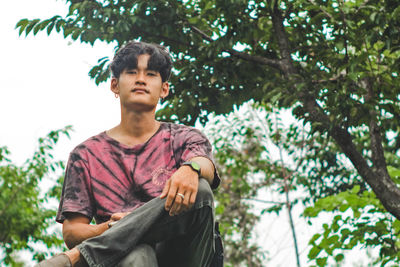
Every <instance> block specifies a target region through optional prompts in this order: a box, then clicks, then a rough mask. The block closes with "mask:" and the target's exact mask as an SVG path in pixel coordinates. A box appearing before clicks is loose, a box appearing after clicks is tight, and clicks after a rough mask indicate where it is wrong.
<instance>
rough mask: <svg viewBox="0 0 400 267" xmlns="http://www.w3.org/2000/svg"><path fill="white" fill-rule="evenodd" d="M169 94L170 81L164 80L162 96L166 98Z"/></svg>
mask: <svg viewBox="0 0 400 267" xmlns="http://www.w3.org/2000/svg"><path fill="white" fill-rule="evenodd" d="M168 94H169V83H168V81H167V82H163V84H162V87H161V94H160V97H161V98H165V97H167V96H168Z"/></svg>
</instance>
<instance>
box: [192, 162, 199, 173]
mask: <svg viewBox="0 0 400 267" xmlns="http://www.w3.org/2000/svg"><path fill="white" fill-rule="evenodd" d="M191 165H192V168H193V169H195V170H196V171H200V165H199V164H198V163H197V162H194V161H192V162H191Z"/></svg>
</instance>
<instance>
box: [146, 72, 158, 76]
mask: <svg viewBox="0 0 400 267" xmlns="http://www.w3.org/2000/svg"><path fill="white" fill-rule="evenodd" d="M147 75H149V76H157V74H156V73H154V72H148V73H147Z"/></svg>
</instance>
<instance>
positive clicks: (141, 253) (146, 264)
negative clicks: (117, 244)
mask: <svg viewBox="0 0 400 267" xmlns="http://www.w3.org/2000/svg"><path fill="white" fill-rule="evenodd" d="M134 266H137V267H158V264H157V257H156V252H155V251H154V249H153V248H152V247H151V246H150V245H147V244H141V245H139V246H137V247H135V248H134V249H133V251H131V252H130V253H129V254H128V255H127V256H126V257H125V258H124V259H123V260H122V261H121V262H120V263H119V264H118V265H117V267H134Z"/></svg>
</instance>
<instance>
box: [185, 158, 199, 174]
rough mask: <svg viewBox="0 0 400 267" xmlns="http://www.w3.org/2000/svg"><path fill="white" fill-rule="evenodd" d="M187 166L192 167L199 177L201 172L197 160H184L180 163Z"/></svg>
mask: <svg viewBox="0 0 400 267" xmlns="http://www.w3.org/2000/svg"><path fill="white" fill-rule="evenodd" d="M185 165H187V166H189V167H190V168H192V170H194V171H195V172H197V174H198V175H199V177H200V174H201V168H200V165H199V164H198V163H197V162H194V161H185V162H184V163H182V166H185Z"/></svg>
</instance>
